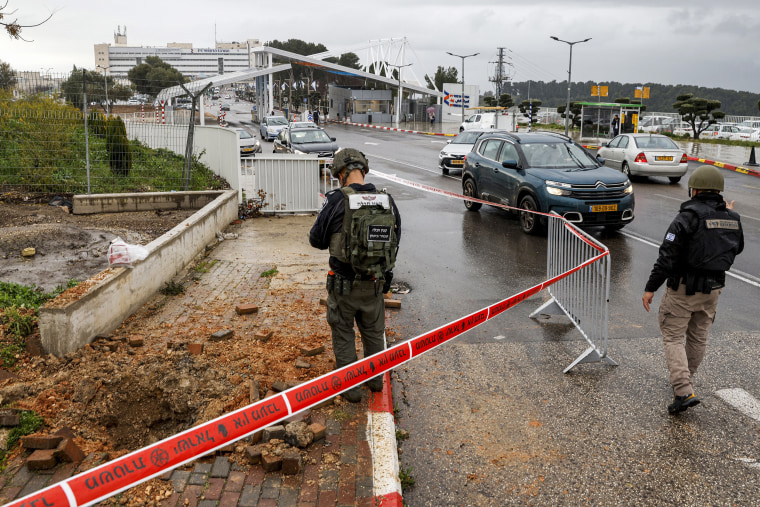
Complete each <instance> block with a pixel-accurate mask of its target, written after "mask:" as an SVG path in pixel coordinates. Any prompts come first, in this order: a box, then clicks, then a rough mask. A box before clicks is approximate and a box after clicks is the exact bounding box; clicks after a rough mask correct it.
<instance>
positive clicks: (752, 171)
mask: <svg viewBox="0 0 760 507" xmlns="http://www.w3.org/2000/svg"><path fill="white" fill-rule="evenodd" d="M688 158H689V160H691V161H692V162H701V163H703V164H710V165H714V166H715V167H720V168H721V169H728V170H729V171H736V172H738V173H742V174H749V175H750V176H757V177H760V171H758V170H757V169H747V168H746V167H742V166H740V165H732V164H726V163H724V162H716V161H715V160H708V159H706V158H697V157H688Z"/></svg>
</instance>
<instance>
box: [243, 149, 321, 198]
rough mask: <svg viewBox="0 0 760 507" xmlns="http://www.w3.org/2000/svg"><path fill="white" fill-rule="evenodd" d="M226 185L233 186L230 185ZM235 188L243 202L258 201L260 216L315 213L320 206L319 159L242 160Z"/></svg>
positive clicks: (258, 157)
mask: <svg viewBox="0 0 760 507" xmlns="http://www.w3.org/2000/svg"><path fill="white" fill-rule="evenodd" d="M230 184H231V185H233V186H234V184H233V183H232V181H230ZM235 188H239V189H240V191H241V193H242V195H243V196H244V197H243V198H242V199H241V200H242V201H244V202H245V201H247V200H248V199H250V198H254V199H258V198H259V197H261V198H262V199H263V205H262V207H261V209H260V211H261V212H262V213H313V212H316V211H318V210H319V208H320V206H321V203H322V201H321V199H320V169H319V159H318V158H317V157H316V156H313V157H311V156H303V155H280V154H278V155H261V154H258V155H256V156H255V157H252V158H242V159H240V181H239V186H237V187H235ZM260 191H261V192H263V195H261V196H260V194H259V192H260Z"/></svg>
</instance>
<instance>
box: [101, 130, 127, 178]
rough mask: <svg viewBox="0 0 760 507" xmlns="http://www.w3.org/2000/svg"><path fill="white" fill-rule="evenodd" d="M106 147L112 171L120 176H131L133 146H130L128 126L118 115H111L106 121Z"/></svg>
mask: <svg viewBox="0 0 760 507" xmlns="http://www.w3.org/2000/svg"><path fill="white" fill-rule="evenodd" d="M106 148H107V149H108V160H109V163H110V166H111V171H112V172H113V173H114V174H117V175H119V176H129V171H130V170H131V169H132V148H131V147H130V146H129V139H128V138H127V128H126V127H125V126H124V122H123V121H122V120H121V118H119V117H118V116H116V117H111V118H110V119H109V120H108V122H107V123H106Z"/></svg>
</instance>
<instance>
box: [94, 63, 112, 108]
mask: <svg viewBox="0 0 760 507" xmlns="http://www.w3.org/2000/svg"><path fill="white" fill-rule="evenodd" d="M96 67H98V68H101V69H103V84H104V85H105V88H106V118H107V117H108V70H109V69H110V68H111V67H110V66H108V67H103V66H102V65H96Z"/></svg>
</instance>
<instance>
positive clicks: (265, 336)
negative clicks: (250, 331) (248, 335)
mask: <svg viewBox="0 0 760 507" xmlns="http://www.w3.org/2000/svg"><path fill="white" fill-rule="evenodd" d="M273 335H274V331H272V330H271V329H259V330H258V331H256V333H255V334H254V335H253V337H254V338H255V339H257V340H259V341H262V342H266V341H269V339H270V338H271V337H272V336H273Z"/></svg>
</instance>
